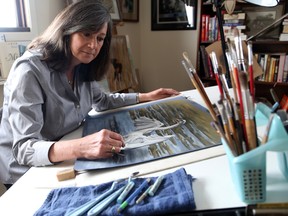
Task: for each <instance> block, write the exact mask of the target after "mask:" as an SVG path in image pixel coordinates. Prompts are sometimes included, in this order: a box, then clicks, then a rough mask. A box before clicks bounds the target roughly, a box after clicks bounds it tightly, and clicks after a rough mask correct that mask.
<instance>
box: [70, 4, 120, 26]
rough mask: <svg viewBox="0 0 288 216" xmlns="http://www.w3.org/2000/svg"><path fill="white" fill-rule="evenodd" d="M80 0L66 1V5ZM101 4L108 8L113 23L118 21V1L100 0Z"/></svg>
mask: <svg viewBox="0 0 288 216" xmlns="http://www.w3.org/2000/svg"><path fill="white" fill-rule="evenodd" d="M78 1H82V0H66V4H67V5H69V4H73V3H76V2H78ZM102 1H103V4H104V5H105V6H106V7H107V8H108V10H109V12H110V15H111V18H112V20H113V21H120V20H121V16H120V9H119V2H118V0H102Z"/></svg>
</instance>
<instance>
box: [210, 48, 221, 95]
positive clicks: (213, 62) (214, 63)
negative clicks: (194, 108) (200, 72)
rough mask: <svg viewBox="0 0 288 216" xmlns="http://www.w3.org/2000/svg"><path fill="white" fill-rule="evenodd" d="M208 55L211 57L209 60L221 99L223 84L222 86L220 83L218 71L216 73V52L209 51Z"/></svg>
mask: <svg viewBox="0 0 288 216" xmlns="http://www.w3.org/2000/svg"><path fill="white" fill-rule="evenodd" d="M209 56H210V59H211V62H212V66H213V71H214V75H215V80H216V83H217V85H218V88H219V92H220V97H221V99H224V92H223V86H222V83H221V81H220V78H219V73H218V62H217V58H216V54H215V52H211V53H210V54H209Z"/></svg>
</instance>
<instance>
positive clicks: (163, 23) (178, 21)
mask: <svg viewBox="0 0 288 216" xmlns="http://www.w3.org/2000/svg"><path fill="white" fill-rule="evenodd" d="M184 2H185V3H184ZM188 2H189V3H188ZM151 5H152V13H151V14H152V17H151V20H152V23H151V29H152V31H155V30H195V29H196V25H197V22H196V18H197V15H196V14H197V0H190V1H184V0H177V1H172V0H167V1H160V0H151Z"/></svg>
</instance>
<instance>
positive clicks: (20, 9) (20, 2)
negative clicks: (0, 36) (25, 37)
mask: <svg viewBox="0 0 288 216" xmlns="http://www.w3.org/2000/svg"><path fill="white" fill-rule="evenodd" d="M14 1H15V3H16V14H17V25H18V27H0V32H30V28H29V27H28V26H27V19H26V10H25V3H24V1H25V0H14Z"/></svg>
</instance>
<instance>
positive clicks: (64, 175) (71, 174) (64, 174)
mask: <svg viewBox="0 0 288 216" xmlns="http://www.w3.org/2000/svg"><path fill="white" fill-rule="evenodd" d="M75 176H76V172H75V170H74V169H65V170H61V171H59V172H57V179H58V181H65V180H68V179H73V178H75Z"/></svg>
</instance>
